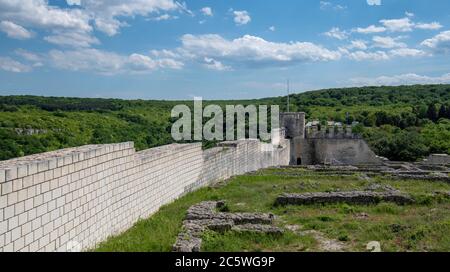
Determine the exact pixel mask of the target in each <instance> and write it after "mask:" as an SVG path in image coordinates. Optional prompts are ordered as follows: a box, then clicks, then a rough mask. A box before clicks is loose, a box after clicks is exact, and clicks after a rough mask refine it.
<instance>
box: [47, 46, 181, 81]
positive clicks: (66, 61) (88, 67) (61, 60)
mask: <svg viewBox="0 0 450 272" xmlns="http://www.w3.org/2000/svg"><path fill="white" fill-rule="evenodd" d="M48 56H49V61H50V64H51V65H53V66H55V67H57V68H60V69H65V70H71V71H89V72H95V73H99V74H103V75H116V74H121V73H149V72H152V71H155V70H157V69H180V68H181V67H183V63H181V62H179V61H176V60H173V59H167V58H160V59H153V58H151V57H150V56H146V55H141V54H131V55H129V56H126V55H119V54H117V53H113V52H107V51H102V50H97V49H92V48H85V49H79V50H70V51H61V50H52V51H50V52H49V55H48Z"/></svg>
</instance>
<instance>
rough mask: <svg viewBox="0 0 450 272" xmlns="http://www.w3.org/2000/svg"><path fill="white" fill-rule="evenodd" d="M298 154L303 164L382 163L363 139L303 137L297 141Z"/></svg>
mask: <svg viewBox="0 0 450 272" xmlns="http://www.w3.org/2000/svg"><path fill="white" fill-rule="evenodd" d="M296 147H297V150H296V155H295V156H297V157H298V158H300V159H301V163H302V164H303V165H311V164H333V165H358V164H381V163H382V162H381V160H380V158H379V157H377V156H376V154H375V153H374V152H373V151H372V150H371V149H370V147H369V146H368V145H367V143H366V142H365V141H364V140H363V139H326V138H324V139H303V140H300V141H297V143H296Z"/></svg>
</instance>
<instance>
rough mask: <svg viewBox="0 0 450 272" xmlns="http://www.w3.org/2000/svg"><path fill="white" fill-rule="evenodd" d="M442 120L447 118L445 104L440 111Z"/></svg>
mask: <svg viewBox="0 0 450 272" xmlns="http://www.w3.org/2000/svg"><path fill="white" fill-rule="evenodd" d="M440 118H447V107H446V106H445V105H444V104H442V105H441V108H440V109H439V119H440Z"/></svg>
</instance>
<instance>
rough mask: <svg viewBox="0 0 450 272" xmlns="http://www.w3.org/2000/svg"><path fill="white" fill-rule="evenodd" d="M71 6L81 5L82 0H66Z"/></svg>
mask: <svg viewBox="0 0 450 272" xmlns="http://www.w3.org/2000/svg"><path fill="white" fill-rule="evenodd" d="M66 2H67V5H69V6H79V5H81V0H66Z"/></svg>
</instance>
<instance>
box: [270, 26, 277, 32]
mask: <svg viewBox="0 0 450 272" xmlns="http://www.w3.org/2000/svg"><path fill="white" fill-rule="evenodd" d="M269 30H270V31H272V32H274V31H276V30H277V28H276V27H275V26H271V27H269Z"/></svg>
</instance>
